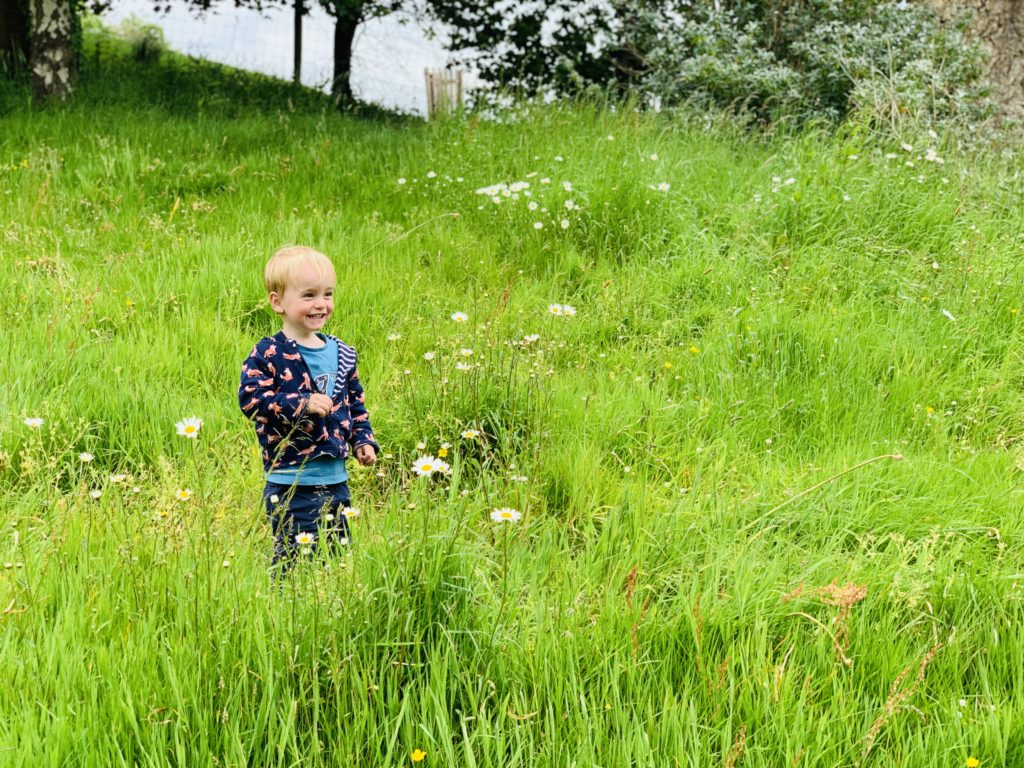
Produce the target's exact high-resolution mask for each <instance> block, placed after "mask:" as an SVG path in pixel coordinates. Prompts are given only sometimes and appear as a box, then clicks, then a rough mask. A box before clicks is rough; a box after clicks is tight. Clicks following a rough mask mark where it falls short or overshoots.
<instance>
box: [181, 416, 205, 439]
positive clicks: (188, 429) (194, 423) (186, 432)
mask: <svg viewBox="0 0 1024 768" xmlns="http://www.w3.org/2000/svg"><path fill="white" fill-rule="evenodd" d="M175 427H177V429H178V434H179V435H181V436H182V437H188V438H192V439H195V438H197V437H199V430H200V429H202V428H203V420H202V419H199V418H196V417H195V416H189V417H188V418H187V419H182V420H181V421H179V422H178V423H177V424H175Z"/></svg>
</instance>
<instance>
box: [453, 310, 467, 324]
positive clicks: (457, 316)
mask: <svg viewBox="0 0 1024 768" xmlns="http://www.w3.org/2000/svg"><path fill="white" fill-rule="evenodd" d="M452 320H454V321H455V322H456V323H464V322H466V321H467V320H469V315H467V314H466V313H465V312H452Z"/></svg>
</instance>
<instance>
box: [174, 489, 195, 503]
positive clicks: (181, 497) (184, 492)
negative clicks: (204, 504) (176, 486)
mask: <svg viewBox="0 0 1024 768" xmlns="http://www.w3.org/2000/svg"><path fill="white" fill-rule="evenodd" d="M174 498H176V499H177V500H178V501H188V500H189V499H191V498H192V491H191V490H189V489H188V488H182V489H180V490H179V491H178V492H177V493H175V494H174Z"/></svg>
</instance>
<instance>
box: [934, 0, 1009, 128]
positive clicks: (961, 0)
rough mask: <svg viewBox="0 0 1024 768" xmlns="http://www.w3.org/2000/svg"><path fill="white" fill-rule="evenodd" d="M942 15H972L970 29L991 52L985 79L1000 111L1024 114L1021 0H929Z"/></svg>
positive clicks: (946, 16)
mask: <svg viewBox="0 0 1024 768" xmlns="http://www.w3.org/2000/svg"><path fill="white" fill-rule="evenodd" d="M932 2H933V3H934V4H935V6H936V7H937V8H938V9H939V12H940V13H941V15H942V17H943V18H945V19H949V18H951V17H953V16H956V15H959V14H962V13H964V12H965V11H967V12H970V13H971V14H972V18H971V31H972V33H973V34H974V35H975V37H977V39H978V40H979V41H980V42H981V44H982V46H984V48H985V49H986V50H987V51H988V53H989V55H990V57H991V58H990V59H989V64H988V72H987V76H988V79H989V80H990V81H991V83H992V86H993V91H994V95H995V97H996V100H997V101H998V102H999V106H1000V109H1001V111H1002V112H1003V114H1004V115H1005V116H1007V117H1013V118H1021V117H1024V2H1021V0H932Z"/></svg>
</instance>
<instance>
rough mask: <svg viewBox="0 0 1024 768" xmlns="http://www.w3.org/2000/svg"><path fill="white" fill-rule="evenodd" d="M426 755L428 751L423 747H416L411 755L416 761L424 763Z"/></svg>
mask: <svg viewBox="0 0 1024 768" xmlns="http://www.w3.org/2000/svg"><path fill="white" fill-rule="evenodd" d="M426 756H427V753H426V752H424V751H423V750H422V749H414V750H413V751H412V754H411V755H410V756H409V757H410V758H412V761H413V762H414V763H422V762H423V760H424V759H425V758H426Z"/></svg>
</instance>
